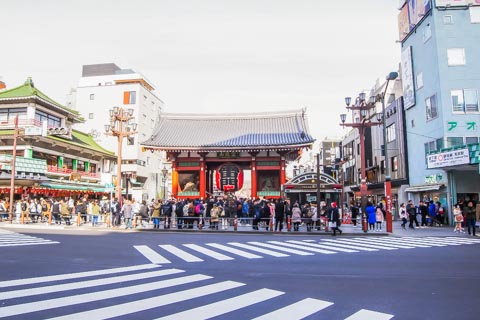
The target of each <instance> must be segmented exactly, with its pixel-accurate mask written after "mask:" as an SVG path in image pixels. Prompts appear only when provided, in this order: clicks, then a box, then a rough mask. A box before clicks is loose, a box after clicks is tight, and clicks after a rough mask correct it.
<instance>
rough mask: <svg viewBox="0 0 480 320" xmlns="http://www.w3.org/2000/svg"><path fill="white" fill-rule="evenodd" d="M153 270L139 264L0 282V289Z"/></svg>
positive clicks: (151, 265) (152, 266) (151, 266)
mask: <svg viewBox="0 0 480 320" xmlns="http://www.w3.org/2000/svg"><path fill="white" fill-rule="evenodd" d="M153 268H158V266H157V265H155V264H141V265H138V266H131V267H121V268H113V269H104V270H94V271H85V272H78V273H66V274H59V275H54V276H45V277H37V278H27V279H18V280H7V281H2V282H0V288H5V287H13V286H22V285H26V284H36V283H44V282H50V281H60V280H68V279H78V278H85V277H93V276H100V275H107V274H113V273H120V272H130V271H139V270H144V269H153Z"/></svg>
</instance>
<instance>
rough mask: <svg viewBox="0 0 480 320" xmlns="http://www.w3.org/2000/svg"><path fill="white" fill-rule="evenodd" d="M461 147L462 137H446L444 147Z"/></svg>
mask: <svg viewBox="0 0 480 320" xmlns="http://www.w3.org/2000/svg"><path fill="white" fill-rule="evenodd" d="M461 145H463V138H462V137H447V143H446V147H447V148H451V147H456V146H461Z"/></svg>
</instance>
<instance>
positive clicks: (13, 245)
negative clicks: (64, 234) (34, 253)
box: [0, 241, 60, 247]
mask: <svg viewBox="0 0 480 320" xmlns="http://www.w3.org/2000/svg"><path fill="white" fill-rule="evenodd" d="M55 243H60V242H57V241H48V242H22V243H6V244H1V243H0V247H18V246H35V245H39V244H55Z"/></svg>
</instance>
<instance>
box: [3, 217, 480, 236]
mask: <svg viewBox="0 0 480 320" xmlns="http://www.w3.org/2000/svg"><path fill="white" fill-rule="evenodd" d="M0 228H4V229H10V230H18V229H22V231H23V230H52V231H54V230H63V231H65V230H69V231H72V233H74V232H75V231H79V230H82V231H101V232H186V233H204V234H205V233H216V234H221V233H224V234H235V233H242V234H275V235H310V236H313V235H315V236H332V232H331V231H328V232H325V231H324V230H321V231H317V230H313V231H310V232H307V229H306V226H301V227H300V231H287V230H286V228H285V229H284V230H282V232H281V233H280V232H275V233H274V232H271V231H266V230H265V227H262V228H260V230H253V229H252V227H251V226H243V225H238V228H237V231H234V228H233V226H229V227H228V229H227V230H211V229H209V228H208V227H204V228H203V229H202V230H199V229H198V228H197V226H196V225H195V226H194V229H176V228H172V229H164V228H163V224H161V225H160V229H153V227H152V224H151V223H150V224H149V225H148V226H147V227H146V228H136V229H125V228H124V226H121V227H119V228H111V227H106V226H105V225H103V224H101V225H98V226H96V227H92V225H91V224H90V223H87V224H82V225H80V226H77V225H69V226H67V225H65V224H62V225H56V224H52V225H47V224H46V223H28V224H20V223H15V222H14V223H12V224H10V223H9V222H5V221H4V222H0ZM340 229H341V230H342V231H343V233H342V235H341V236H342V237H345V236H394V237H447V236H457V237H472V236H469V235H468V233H466V232H465V233H460V234H459V233H454V232H453V227H451V226H443V227H425V228H415V230H411V229H408V228H407V229H406V230H404V229H403V228H402V227H401V221H394V222H393V232H392V233H391V234H390V233H387V232H386V230H385V225H384V226H383V230H382V231H381V232H375V231H373V232H370V231H369V232H367V233H365V232H363V230H362V227H361V226H360V225H357V226H356V227H354V226H353V225H351V224H343V225H342V226H341V227H340ZM477 235H480V232H479V230H477Z"/></svg>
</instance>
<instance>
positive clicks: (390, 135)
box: [387, 123, 397, 142]
mask: <svg viewBox="0 0 480 320" xmlns="http://www.w3.org/2000/svg"><path fill="white" fill-rule="evenodd" d="M396 131H397V130H396V125H395V123H392V124H391V125H389V126H388V127H387V142H392V141H395V140H396V139H397V132H396Z"/></svg>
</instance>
